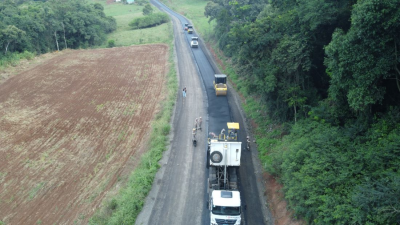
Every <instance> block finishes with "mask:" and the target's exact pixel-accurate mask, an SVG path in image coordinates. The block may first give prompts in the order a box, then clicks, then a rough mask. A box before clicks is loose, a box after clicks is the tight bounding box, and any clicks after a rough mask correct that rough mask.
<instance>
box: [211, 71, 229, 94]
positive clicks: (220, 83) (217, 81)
mask: <svg viewBox="0 0 400 225" xmlns="http://www.w3.org/2000/svg"><path fill="white" fill-rule="evenodd" d="M213 82H214V89H215V95H217V96H218V95H226V93H227V91H228V87H227V86H226V75H225V74H215V75H214V81H213Z"/></svg>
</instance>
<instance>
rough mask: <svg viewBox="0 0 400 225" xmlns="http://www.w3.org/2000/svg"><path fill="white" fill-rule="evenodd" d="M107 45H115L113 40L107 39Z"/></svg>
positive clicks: (109, 46)
mask: <svg viewBox="0 0 400 225" xmlns="http://www.w3.org/2000/svg"><path fill="white" fill-rule="evenodd" d="M107 47H108V48H112V47H115V41H114V40H108V44H107Z"/></svg>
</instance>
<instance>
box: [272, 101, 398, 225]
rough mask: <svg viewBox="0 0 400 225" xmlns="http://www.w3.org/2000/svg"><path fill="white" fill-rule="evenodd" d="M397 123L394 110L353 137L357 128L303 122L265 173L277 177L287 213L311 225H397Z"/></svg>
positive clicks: (277, 150) (279, 147)
mask: <svg viewBox="0 0 400 225" xmlns="http://www.w3.org/2000/svg"><path fill="white" fill-rule="evenodd" d="M399 122H400V114H399V112H398V109H396V110H393V114H392V115H389V116H387V117H386V118H383V119H379V120H377V121H376V122H375V123H374V124H373V125H372V127H371V128H368V127H364V128H361V129H359V128H357V129H356V130H357V131H356V132H354V131H355V128H356V127H358V125H357V123H354V124H353V126H350V124H349V126H347V127H345V128H339V127H334V126H332V125H330V124H327V123H321V122H320V121H315V120H314V121H313V119H307V120H302V121H301V122H299V123H298V124H296V125H294V126H293V129H292V132H291V134H290V135H288V136H286V137H285V138H284V139H283V141H282V142H281V143H280V144H278V145H276V146H275V147H274V148H273V149H272V153H271V154H270V156H271V158H272V160H271V161H270V162H271V164H269V165H268V169H269V170H270V171H273V172H275V174H276V175H279V176H280V177H281V182H282V183H283V184H284V190H285V198H286V199H287V200H288V201H289V205H290V207H292V208H293V209H294V210H295V212H296V214H297V215H301V216H303V217H304V218H305V219H306V220H307V221H308V222H309V223H312V224H368V223H370V224H395V223H397V222H398V221H399V219H400V215H399V214H398V213H396V212H398V210H399V209H400V201H399V200H400V198H399V195H398V193H399V192H400V185H399V184H400V183H399V179H400V174H399V171H398V165H399V163H400V157H399V155H400V144H399V142H398V140H400V126H398V124H399ZM389 123H390V124H396V125H394V126H393V125H389ZM388 125H389V126H388Z"/></svg>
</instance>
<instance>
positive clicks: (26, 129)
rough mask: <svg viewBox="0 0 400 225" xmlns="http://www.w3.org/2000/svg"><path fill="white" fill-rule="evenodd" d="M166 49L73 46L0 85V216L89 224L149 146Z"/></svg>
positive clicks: (12, 219)
mask: <svg viewBox="0 0 400 225" xmlns="http://www.w3.org/2000/svg"><path fill="white" fill-rule="evenodd" d="M167 55H168V47H167V46H166V45H146V46H133V47H126V48H113V49H98V50H79V51H69V52H67V53H64V54H61V55H59V56H56V57H54V58H52V59H49V60H48V61H46V62H44V63H42V64H40V65H38V66H36V67H34V68H31V69H29V70H26V71H24V72H22V73H20V74H18V75H15V76H13V77H11V78H9V79H8V80H7V81H5V82H3V83H2V84H0V220H1V221H3V222H5V223H6V224H7V225H9V224H13V225H14V224H15V225H17V224H18V225H19V224H75V223H76V224H82V223H86V221H87V220H88V218H89V217H90V216H91V215H92V214H93V213H94V210H95V209H96V208H97V207H98V206H99V204H100V203H101V201H102V199H103V198H104V196H105V195H106V193H107V192H109V191H111V190H113V187H114V186H115V184H116V182H117V181H118V178H119V177H120V176H121V173H122V171H123V170H124V167H126V166H127V164H132V161H135V159H138V158H139V156H140V155H141V154H142V153H143V151H145V150H144V148H143V145H145V143H146V136H147V134H148V133H149V131H150V125H151V121H152V119H153V118H154V116H155V114H156V113H157V110H158V107H159V105H160V102H161V101H162V100H163V90H164V91H165V79H164V78H165V76H166V73H167V69H168V68H167ZM133 164H134V163H133Z"/></svg>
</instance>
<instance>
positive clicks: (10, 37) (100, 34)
mask: <svg viewBox="0 0 400 225" xmlns="http://www.w3.org/2000/svg"><path fill="white" fill-rule="evenodd" d="M115 29H116V22H115V19H114V18H112V17H106V16H105V14H104V8H103V6H102V5H101V4H98V3H96V4H89V3H88V2H86V1H84V0H83V1H82V0H68V1H62V0H49V1H32V0H19V1H17V0H15V1H13V0H5V1H1V2H0V50H1V52H0V59H1V58H4V57H7V56H8V55H9V54H12V53H21V52H26V51H28V52H31V53H35V54H41V53H46V52H50V51H54V50H61V49H65V48H87V47H91V46H94V45H98V44H101V43H103V41H104V40H105V38H106V34H107V33H110V32H112V31H114V30H115Z"/></svg>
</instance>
